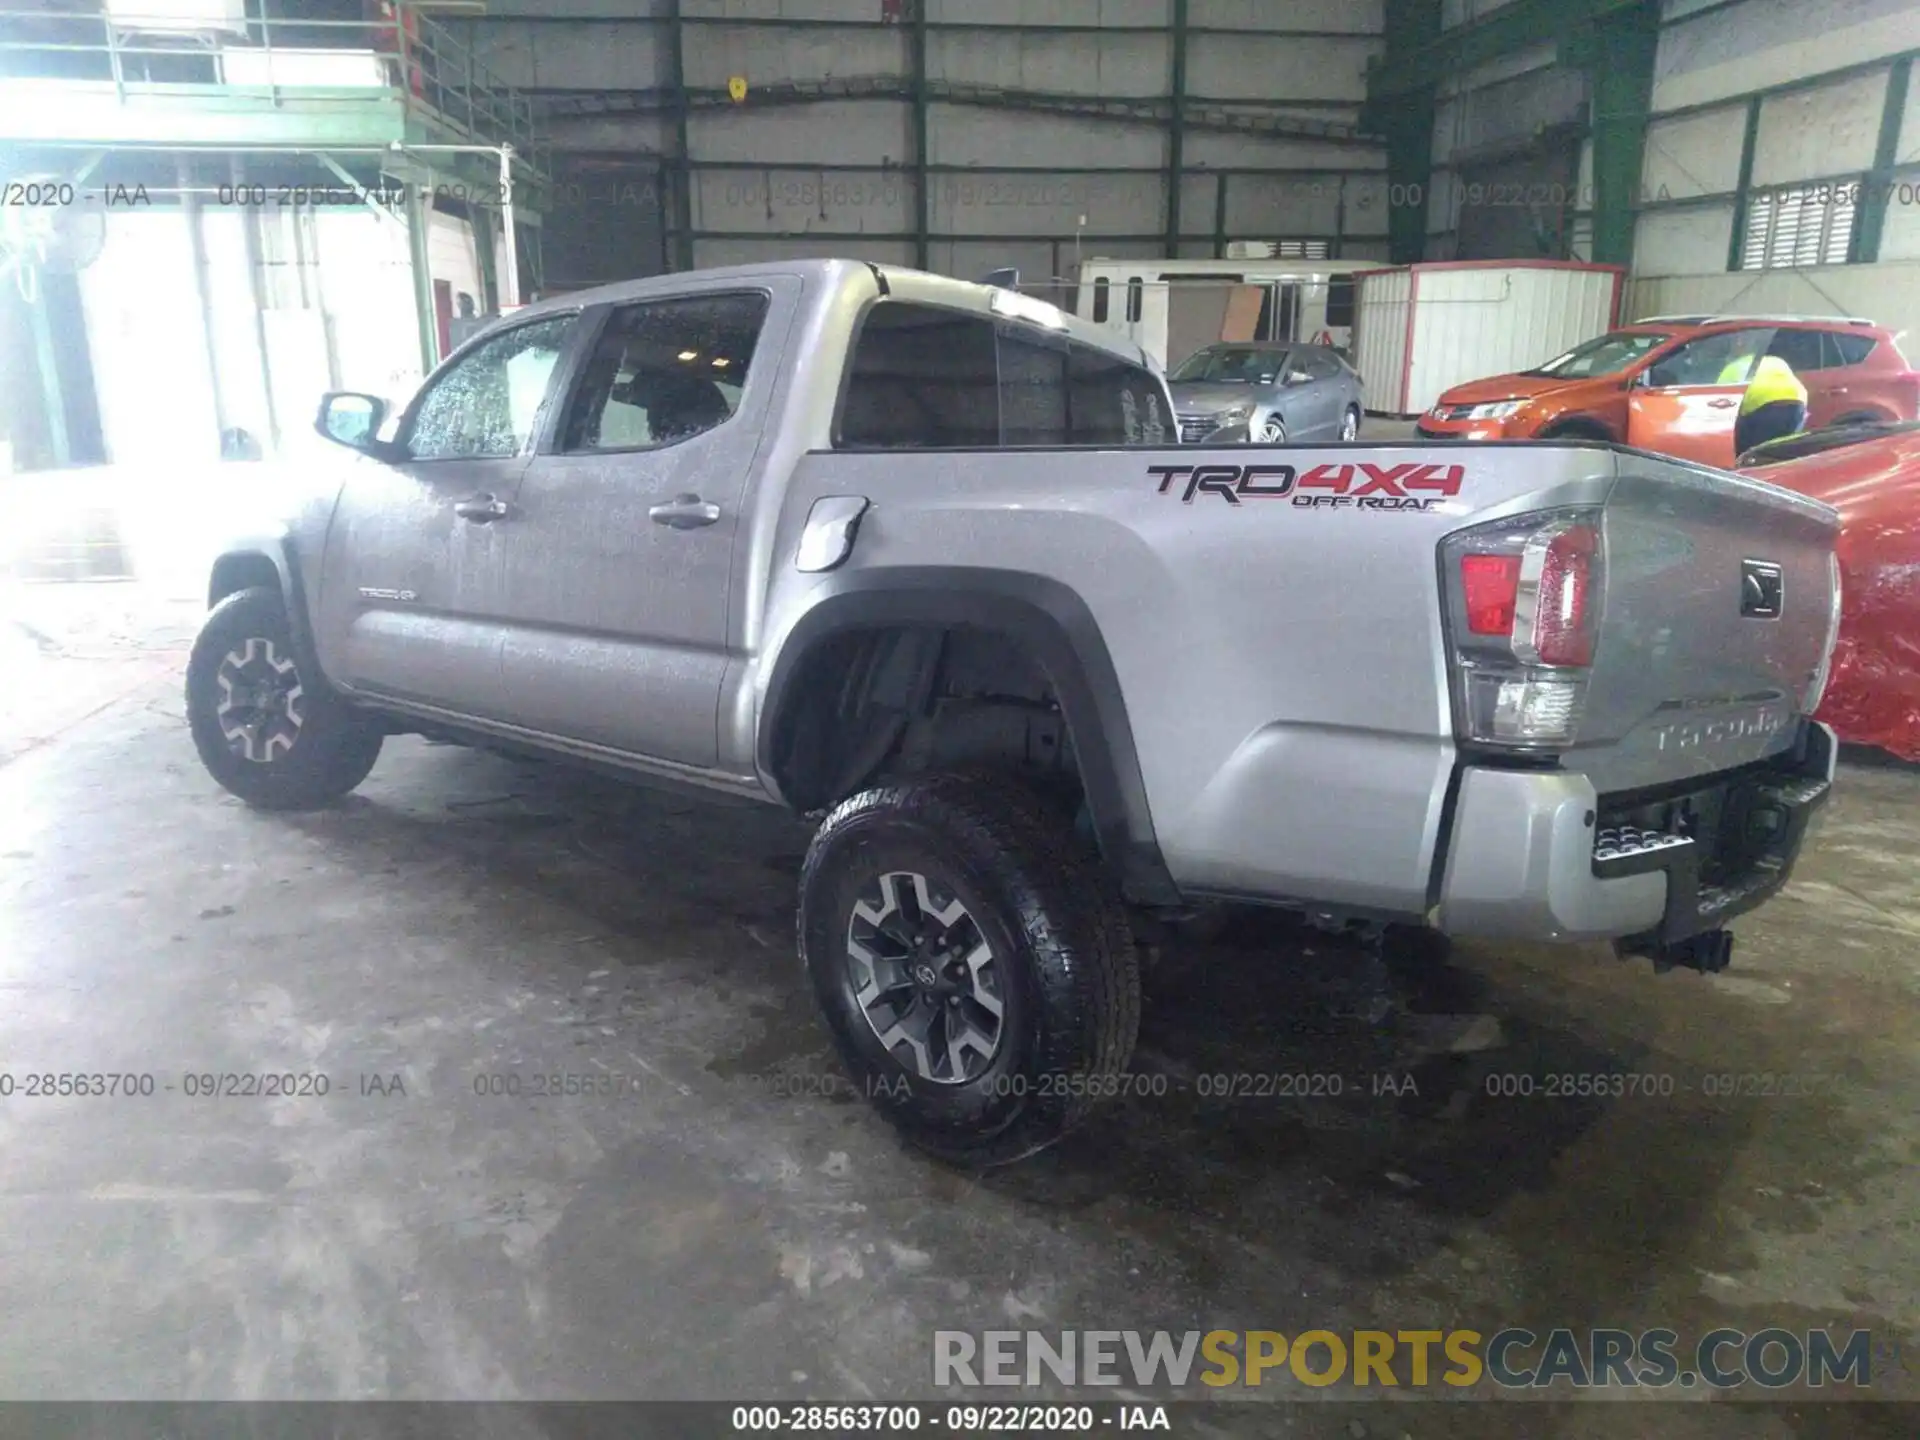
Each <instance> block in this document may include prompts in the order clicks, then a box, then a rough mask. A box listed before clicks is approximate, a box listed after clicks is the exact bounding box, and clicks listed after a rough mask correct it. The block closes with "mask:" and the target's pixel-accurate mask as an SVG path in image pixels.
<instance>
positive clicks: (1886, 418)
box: [1826, 410, 1893, 430]
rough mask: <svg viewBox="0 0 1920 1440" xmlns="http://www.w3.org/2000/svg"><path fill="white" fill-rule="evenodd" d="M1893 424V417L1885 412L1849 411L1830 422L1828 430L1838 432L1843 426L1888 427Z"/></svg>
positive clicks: (1827, 426)
mask: <svg viewBox="0 0 1920 1440" xmlns="http://www.w3.org/2000/svg"><path fill="white" fill-rule="evenodd" d="M1892 422H1893V416H1891V415H1889V414H1887V412H1886V411H1884V410H1849V411H1848V412H1847V413H1846V414H1844V415H1839V416H1835V417H1834V418H1833V419H1831V420H1829V421H1828V422H1827V425H1826V428H1827V429H1829V430H1838V429H1839V428H1840V427H1841V426H1842V425H1888V424H1891V423H1892Z"/></svg>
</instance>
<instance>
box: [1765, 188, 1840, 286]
mask: <svg viewBox="0 0 1920 1440" xmlns="http://www.w3.org/2000/svg"><path fill="white" fill-rule="evenodd" d="M1859 194H1860V187H1859V186H1858V185H1855V184H1825V185H1805V186H1801V187H1799V188H1798V189H1780V190H1756V191H1754V192H1753V194H1751V195H1750V196H1748V197H1747V227H1746V233H1745V234H1744V235H1742V236H1741V241H1740V268H1741V269H1742V270H1777V269H1784V268H1787V267H1789V266H1796V265H1844V264H1846V263H1847V254H1848V251H1849V250H1850V249H1851V247H1852V245H1853V224H1854V210H1855V206H1856V204H1857V202H1858V200H1859Z"/></svg>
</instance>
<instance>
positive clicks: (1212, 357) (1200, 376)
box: [1167, 345, 1287, 385]
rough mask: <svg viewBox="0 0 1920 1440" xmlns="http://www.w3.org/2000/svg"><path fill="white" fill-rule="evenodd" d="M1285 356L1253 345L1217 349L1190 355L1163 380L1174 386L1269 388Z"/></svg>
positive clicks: (1282, 352)
mask: <svg viewBox="0 0 1920 1440" xmlns="http://www.w3.org/2000/svg"><path fill="white" fill-rule="evenodd" d="M1286 355H1287V352H1286V351H1285V350H1272V349H1266V348H1264V347H1261V346H1257V345H1218V346H1214V347H1212V348H1210V349H1206V350H1196V351H1194V353H1193V354H1191V355H1189V356H1188V357H1187V358H1186V359H1185V360H1182V361H1181V362H1180V368H1179V369H1177V370H1175V371H1174V372H1173V374H1171V375H1169V376H1168V377H1167V378H1168V379H1169V380H1171V381H1173V382H1174V383H1175V384H1179V383H1180V382H1181V381H1183V380H1189V381H1190V380H1205V381H1209V382H1212V383H1216V384H1240V385H1271V384H1272V383H1273V377H1274V376H1276V375H1278V374H1279V373H1280V362H1281V361H1282V360H1284V359H1285V358H1286Z"/></svg>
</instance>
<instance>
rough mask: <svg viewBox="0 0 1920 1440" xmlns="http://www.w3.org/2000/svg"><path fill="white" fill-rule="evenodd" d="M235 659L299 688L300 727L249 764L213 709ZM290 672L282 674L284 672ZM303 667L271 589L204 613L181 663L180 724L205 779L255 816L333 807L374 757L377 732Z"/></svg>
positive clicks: (379, 733) (247, 594)
mask: <svg viewBox="0 0 1920 1440" xmlns="http://www.w3.org/2000/svg"><path fill="white" fill-rule="evenodd" d="M235 656H245V657H249V658H255V657H261V658H264V657H271V660H270V663H271V665H272V668H274V669H276V670H278V671H280V672H282V673H283V674H287V675H288V676H289V680H290V683H292V684H295V685H297V686H298V692H299V693H298V702H297V709H298V713H299V723H298V726H297V728H295V729H293V730H292V731H291V736H292V738H291V739H290V740H289V741H288V742H287V743H285V744H284V745H278V744H275V745H271V746H269V748H268V749H267V751H266V758H264V759H249V758H247V756H246V755H245V754H243V753H241V752H240V750H238V749H236V744H243V743H244V742H240V741H236V739H235V738H234V737H231V736H229V734H228V733H227V731H226V729H225V728H224V726H223V724H222V716H221V713H220V705H221V703H222V700H223V698H225V696H226V695H227V694H228V690H227V688H226V687H224V686H223V684H222V673H223V667H228V668H227V673H228V674H229V676H230V675H231V669H230V662H231V660H232V658H233V657H235ZM288 666H291V667H292V669H291V671H290V672H289V671H288V670H287V668H286V667H288ZM313 668H314V667H313V666H312V664H311V663H310V662H302V661H300V660H299V659H298V658H297V652H296V650H295V648H294V644H293V632H292V628H291V627H290V626H289V625H288V623H287V612H286V606H285V604H284V603H283V602H282V600H281V598H280V596H279V595H278V594H277V593H276V592H275V591H272V590H269V589H265V588H257V589H252V590H241V591H239V592H237V593H236V594H233V595H229V596H228V597H227V598H226V599H224V600H222V601H221V602H220V603H219V604H218V605H216V606H214V607H213V609H212V610H211V611H209V612H208V614H207V618H206V621H205V623H203V624H202V625H201V627H200V634H199V636H198V638H196V639H195V641H194V642H193V653H192V655H191V656H190V657H189V659H188V661H187V723H188V725H189V727H190V728H191V729H192V732H193V746H194V749H195V750H197V751H199V753H200V763H201V764H203V765H205V766H206V767H207V773H208V774H210V775H212V776H213V778H214V779H215V780H217V781H219V782H220V784H221V785H222V786H223V787H224V788H225V789H227V790H229V791H231V792H232V793H233V794H235V795H238V796H239V797H240V798H241V799H242V800H244V801H246V802H247V804H249V805H252V806H254V807H255V808H256V809H260V810H311V809H314V808H316V807H318V806H322V805H326V804H329V803H331V802H332V801H334V800H338V799H339V798H340V797H341V796H342V795H345V794H346V793H347V792H348V791H349V790H351V789H353V787H354V786H356V785H358V784H359V783H360V782H361V781H362V780H364V779H366V778H367V772H368V771H369V770H371V769H372V768H373V762H374V761H375V760H377V759H378V758H379V756H380V744H381V741H382V739H383V738H384V734H383V732H382V730H381V728H380V726H379V725H378V724H377V723H376V722H374V721H372V720H371V719H369V718H368V717H366V716H364V715H362V714H361V713H359V712H357V711H355V710H354V709H353V708H352V707H351V706H349V705H348V704H347V703H346V702H345V701H344V700H342V699H341V698H340V697H339V696H338V695H336V694H335V693H334V692H333V690H332V689H330V688H329V687H328V686H327V684H326V682H325V681H324V680H323V679H322V678H321V677H320V676H319V675H317V674H312V673H309V672H311V671H312V670H313Z"/></svg>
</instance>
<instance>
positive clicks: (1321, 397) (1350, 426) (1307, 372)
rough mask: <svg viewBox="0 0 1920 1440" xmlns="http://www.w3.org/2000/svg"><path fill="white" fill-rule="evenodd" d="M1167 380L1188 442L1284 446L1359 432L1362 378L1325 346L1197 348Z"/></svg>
mask: <svg viewBox="0 0 1920 1440" xmlns="http://www.w3.org/2000/svg"><path fill="white" fill-rule="evenodd" d="M1167 382H1168V385H1169V387H1170V388H1171V389H1172V391H1173V408H1174V411H1175V413H1176V414H1177V415H1178V416H1179V418H1180V438H1181V439H1182V440H1183V441H1186V442H1188V443H1192V442H1193V441H1196V440H1204V439H1209V438H1211V439H1212V440H1213V441H1214V442H1215V443H1217V444H1218V443H1230V442H1232V441H1236V440H1240V441H1246V440H1252V441H1257V442H1259V443H1261V444H1267V445H1284V444H1286V443H1288V442H1289V441H1296V442H1305V441H1323V440H1353V439H1356V438H1357V437H1358V436H1359V434H1360V414H1361V410H1362V408H1363V407H1362V400H1361V390H1360V376H1359V374H1358V372H1357V371H1355V370H1354V368H1353V366H1352V365H1350V364H1348V363H1347V360H1346V358H1345V357H1344V356H1343V355H1341V354H1340V352H1339V351H1338V350H1335V349H1333V348H1332V347H1330V346H1327V345H1300V344H1287V343H1268V344H1236V343H1232V342H1225V341H1223V342H1222V343H1220V344H1218V345H1209V346H1207V347H1206V348H1205V349H1203V350H1196V351H1194V352H1193V354H1191V355H1189V356H1188V357H1187V358H1186V359H1185V360H1183V361H1181V362H1180V364H1179V366H1178V367H1177V368H1176V369H1175V370H1174V371H1173V373H1172V374H1171V375H1169V376H1168V377H1167ZM1222 431H1225V432H1228V433H1225V434H1220V433H1216V432H1222Z"/></svg>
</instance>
